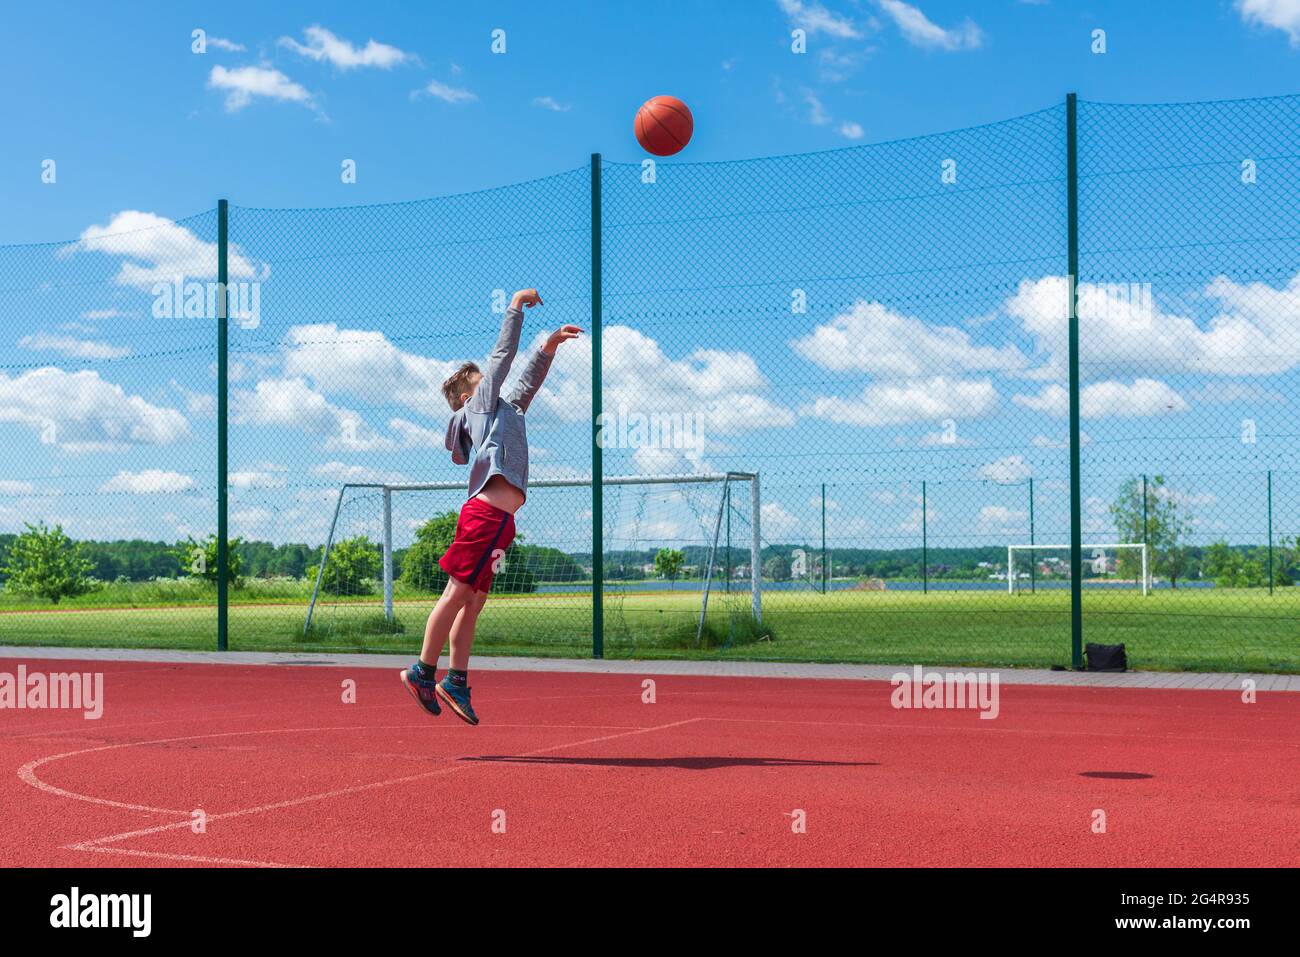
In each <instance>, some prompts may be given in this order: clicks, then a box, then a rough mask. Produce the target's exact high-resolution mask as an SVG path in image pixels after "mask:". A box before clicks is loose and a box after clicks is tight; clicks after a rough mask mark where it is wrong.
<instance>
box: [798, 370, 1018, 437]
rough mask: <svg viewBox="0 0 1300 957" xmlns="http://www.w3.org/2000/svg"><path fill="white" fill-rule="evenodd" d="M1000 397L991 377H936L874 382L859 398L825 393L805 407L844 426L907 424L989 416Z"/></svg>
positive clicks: (811, 412)
mask: <svg viewBox="0 0 1300 957" xmlns="http://www.w3.org/2000/svg"><path fill="white" fill-rule="evenodd" d="M997 399H998V394H997V390H996V389H995V388H994V387H993V383H992V382H991V381H989V380H988V379H953V378H948V377H947V376H935V377H933V378H929V379H915V380H910V381H905V382H900V383H889V382H880V383H871V384H869V385H867V386H866V388H864V389H863V390H862V396H861V397H860V398H858V399H843V398H839V397H837V396H823V397H820V398H818V399H817V400H815V401H814V402H813V403H812V404H811V405H808V406H805V407H804V409H803V412H804V414H806V415H810V416H813V417H814V418H818V419H827V420H829V421H831V422H838V423H840V424H842V425H860V426H867V427H870V426H879V425H907V424H910V423H914V422H927V421H929V422H933V421H936V420H938V419H969V418H975V417H978V416H982V415H986V414H988V413H989V412H990V411H991V410H992V409H993V407H994V406H995V405H996V404H997Z"/></svg>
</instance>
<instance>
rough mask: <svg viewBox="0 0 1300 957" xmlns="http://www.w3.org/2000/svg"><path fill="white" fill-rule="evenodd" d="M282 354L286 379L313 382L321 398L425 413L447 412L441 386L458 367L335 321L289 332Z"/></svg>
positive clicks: (374, 333)
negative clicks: (388, 404)
mask: <svg viewBox="0 0 1300 957" xmlns="http://www.w3.org/2000/svg"><path fill="white" fill-rule="evenodd" d="M283 350H284V352H283V369H284V374H285V375H286V376H288V377H290V378H295V377H297V378H302V379H304V380H306V381H308V382H310V383H311V385H312V387H313V388H314V389H315V390H316V391H318V392H320V393H321V394H322V395H341V394H348V395H353V396H360V397H361V398H364V399H366V400H368V401H369V402H371V403H374V402H375V400H376V399H382V400H384V401H393V402H397V403H399V404H401V405H404V406H406V407H408V408H410V409H413V410H415V411H417V412H423V413H427V412H429V411H430V409H432V408H436V407H443V408H445V406H446V400H445V399H444V398H443V395H442V383H443V381H444V380H445V379H446V378H447V377H448V376H450V375H451V374H452V373H453V372H455V371H456V369H457V368H458V367H459V365H460V364H459V363H457V362H450V361H443V360H440V359H429V358H426V357H424V356H419V355H415V354H414V353H410V352H403V351H402V350H401V349H399V348H397V347H396V346H395V345H393V344H392V343H391V342H389V341H388V338H387V337H386V336H385V335H384V334H383V333H382V332H373V331H369V330H365V329H340V328H339V327H338V326H337V325H336V324H335V323H332V322H331V323H320V324H318V325H307V326H293V327H291V328H290V329H289V331H288V332H287V333H285V337H284V343H283ZM520 368H522V365H521V366H520Z"/></svg>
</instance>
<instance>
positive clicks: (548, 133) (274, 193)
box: [0, 0, 1300, 243]
mask: <svg viewBox="0 0 1300 957" xmlns="http://www.w3.org/2000/svg"><path fill="white" fill-rule="evenodd" d="M1257 5H1258V6H1259V7H1260V9H1261V10H1262V11H1264V12H1263V13H1261V14H1260V15H1259V16H1258V17H1256V18H1254V19H1252V21H1251V22H1247V21H1246V19H1245V16H1244V14H1243V13H1242V11H1241V10H1240V9H1239V8H1238V4H1236V3H1233V2H1231V0H1146V2H1142V3H1130V2H1096V3H1091V2H1065V0H1053V2H1047V3H1025V2H1016V0H983V2H980V3H974V2H966V0H942V2H941V0H928V2H925V3H921V4H920V5H919V6H918V7H916V9H919V10H920V11H921V12H922V13H923V15H924V16H925V17H926V18H927V21H928V22H930V23H932V24H933V25H934V26H935V27H936V28H938V29H940V30H944V31H948V34H952V36H953V37H954V39H951V40H947V39H940V37H946V36H947V35H948V34H938V35H936V36H935V37H931V38H926V37H925V36H924V34H923V33H917V32H913V33H912V34H910V35H909V34H908V33H907V32H905V31H904V30H902V29H901V28H900V27H899V25H898V23H897V22H895V20H894V19H893V18H892V17H891V16H890V14H889V13H888V12H887V11H886V9H885V8H884V7H882V6H880V5H879V4H877V3H875V2H873V0H838V2H834V3H829V4H826V5H825V6H824V7H823V6H822V5H820V4H816V3H802V4H794V3H790V4H781V3H778V2H776V0H730V2H723V0H719V2H683V0H664V2H659V3H656V4H654V5H653V7H647V6H646V5H644V4H639V3H618V2H599V3H584V2H563V3H476V4H472V5H466V4H459V3H445V2H432V3H422V4H401V3H383V2H381V3H371V4H354V3H334V2H329V0H318V2H313V3H309V4H294V3H277V4H268V3H245V2H240V0H232V2H229V3H223V4H220V5H219V6H217V7H204V6H201V5H194V4H175V3H161V2H154V3H149V2H141V3H133V4H131V5H129V6H127V7H112V6H108V5H103V4H92V3H63V2H57V0H56V2H52V3H48V4H41V5H40V6H39V7H35V6H30V5H22V4H10V5H8V6H7V8H6V10H5V13H4V16H3V26H4V28H5V29H4V32H5V33H6V34H7V35H8V36H10V37H11V38H13V39H14V40H15V41H17V40H18V39H19V38H20V39H21V42H12V43H10V44H9V48H8V51H7V53H6V56H5V58H4V61H3V63H0V77H2V78H3V79H4V81H5V89H6V90H8V91H9V92H8V93H7V94H6V95H5V97H4V98H3V102H2V103H0V121H3V123H4V129H5V134H6V135H5V139H6V148H5V149H4V151H3V153H0V212H2V215H0V242H3V243H15V242H37V241H53V240H62V239H67V238H70V237H73V236H76V235H78V234H80V232H81V231H82V230H83V229H85V228H86V226H87V225H88V224H90V223H92V222H103V221H105V217H106V216H107V215H109V214H110V213H113V212H116V211H117V210H119V209H124V208H132V209H146V210H150V211H153V212H156V213H158V214H159V215H163V216H168V217H171V218H177V217H181V216H185V215H188V214H191V213H196V212H199V211H201V210H204V209H208V208H210V207H212V206H213V205H214V202H215V200H216V199H217V198H218V197H223V196H224V197H227V198H229V199H230V200H231V201H232V202H236V203H239V204H241V205H247V206H324V205H338V204H354V203H374V202H389V201H396V200H404V199H411V198H414V197H423V196H438V195H444V194H446V193H452V192H461V191H466V190H473V189H480V188H483V187H489V186H497V185H501V184H503V183H511V182H517V181H520V180H525V179H533V178H535V177H537V176H539V175H544V174H546V173H552V172H558V171H560V170H564V169H570V168H573V167H575V166H578V165H581V164H582V163H584V162H586V158H587V156H588V155H589V154H590V153H592V152H595V151H599V152H601V153H603V154H604V155H605V156H606V157H607V158H609V159H611V160H624V161H629V160H634V159H639V157H640V155H641V154H640V152H639V151H638V149H637V147H636V144H635V141H634V140H633V137H632V135H631V131H632V117H633V114H634V112H635V110H636V107H637V106H638V105H639V104H640V103H641V102H642V101H644V100H645V99H646V98H647V97H648V96H650V95H653V94H655V93H660V92H665V93H672V94H673V95H676V96H679V97H681V98H682V99H684V100H685V101H686V102H687V103H688V104H689V105H690V106H691V109H692V111H693V112H694V114H695V117H696V121H697V123H696V133H695V138H694V140H693V142H692V144H691V146H690V147H689V150H688V151H687V153H685V154H683V156H682V159H689V160H691V161H698V162H702V161H712V160H730V159H737V158H743V157H751V156H764V155H777V154H785V153H793V152H806V151H811V150H821V149H830V148H834V147H838V146H845V145H849V144H850V143H852V142H855V141H853V140H850V139H848V138H846V137H845V135H844V134H843V133H842V132H840V128H841V126H843V125H844V124H846V123H852V124H857V126H859V127H861V139H860V140H857V142H880V141H882V140H891V139H896V138H899V137H905V136H913V135H917V134H924V133H932V132H937V131H940V130H946V129H956V128H959V127H966V126H972V125H977V124H981V123H986V122H989V121H992V120H998V119H1002V118H1005V117H1009V116H1016V115H1019V114H1022V113H1027V112H1030V111H1032V110H1036V109H1039V108H1041V107H1044V106H1049V105H1051V104H1053V103H1056V102H1058V101H1059V100H1060V99H1061V98H1062V97H1063V96H1064V95H1065V93H1066V92H1067V91H1070V90H1074V91H1076V92H1078V93H1079V94H1080V96H1081V97H1084V98H1086V99H1091V100H1102V101H1115V102H1136V103H1145V102H1165V101H1185V100H1203V99H1219V98H1227V97H1248V96H1261V95H1273V94H1277V93H1285V92H1291V91H1293V89H1294V77H1295V71H1296V65H1297V59H1298V58H1300V51H1297V49H1296V47H1295V46H1294V45H1293V44H1292V43H1291V42H1289V38H1288V33H1287V32H1286V30H1285V29H1282V28H1280V26H1279V27H1272V26H1268V25H1267V21H1268V20H1270V19H1271V20H1273V21H1275V22H1277V23H1278V24H1279V25H1285V24H1286V23H1288V22H1289V23H1290V28H1291V31H1292V34H1293V35H1300V34H1297V31H1300V28H1297V27H1296V25H1295V24H1296V16H1297V15H1296V14H1295V4H1294V2H1288V0H1275V2H1272V3H1269V2H1257ZM799 7H802V8H803V9H805V10H810V11H816V10H817V9H818V8H821V9H825V10H826V11H828V16H827V17H826V18H824V19H825V22H827V23H828V24H831V26H828V27H827V28H825V29H822V30H814V32H813V34H812V37H811V45H810V52H809V53H808V54H807V55H805V56H802V57H796V56H794V55H792V54H791V53H790V51H789V44H790V38H789V30H790V28H791V25H792V23H794V22H796V21H799V19H800V15H799V14H794V15H791V14H790V13H787V12H786V10H787V9H797V8H799ZM1288 10H1289V11H1290V13H1289V16H1290V20H1289V21H1288V20H1287V19H1286V17H1287V16H1288V13H1287V11H1288ZM1269 11H1272V12H1271V13H1269ZM808 22H809V24H810V25H811V24H815V23H819V22H822V20H817V19H809V20H808ZM55 24H57V27H55V26H54V25H55ZM313 25H320V26H322V27H324V28H325V29H327V30H329V31H330V32H331V33H332V34H334V35H335V36H337V37H339V38H342V39H343V40H346V41H347V42H348V43H350V44H351V45H352V46H353V47H354V48H364V47H365V45H366V43H367V41H369V40H371V39H373V40H375V41H376V42H377V43H381V44H386V45H389V46H391V47H394V48H396V49H397V50H400V51H402V52H403V53H406V54H409V59H405V60H403V61H402V62H400V63H398V64H395V65H392V66H390V67H387V68H380V67H353V68H344V67H339V66H335V65H333V64H331V63H330V62H328V61H325V60H321V61H318V60H314V59H311V58H310V57H307V56H304V55H302V54H300V53H297V52H295V51H294V50H293V49H292V48H291V47H290V46H288V45H285V44H284V43H282V42H281V40H282V39H284V38H289V39H291V40H294V41H297V42H298V43H300V44H304V45H305V44H307V43H309V41H308V40H307V39H306V37H305V36H304V30H305V29H306V28H308V27H310V26H313ZM968 25H969V27H968ZM498 27H500V28H502V29H505V30H506V34H507V53H506V55H504V56H494V55H493V54H492V53H491V52H490V46H489V44H490V34H491V31H492V30H493V29H494V28H498ZM195 28H203V29H205V30H207V31H208V33H209V34H210V35H211V36H213V37H217V38H223V39H228V40H230V41H233V42H235V43H237V44H239V45H241V46H243V47H245V49H244V50H243V51H240V52H227V51H223V50H218V49H213V48H209V50H208V52H207V53H206V54H204V55H201V56H200V55H195V54H193V53H192V52H191V50H190V45H191V41H190V33H191V31H192V30H193V29H195ZM968 28H969V30H970V31H971V36H977V39H975V40H971V39H969V38H966V34H965V32H964V31H966V30H967V29H968ZM1097 28H1101V29H1105V30H1106V31H1107V39H1108V45H1107V52H1106V54H1105V55H1102V56H1098V55H1095V54H1093V53H1092V52H1090V42H1091V41H1090V32H1091V31H1092V30H1093V29H1097ZM836 32H838V33H840V34H854V35H851V36H845V35H841V36H836V35H835V33H836ZM944 44H954V45H955V48H952V49H948V48H945V46H944ZM218 67H220V68H224V69H226V70H236V69H238V68H240V67H259V68H261V67H264V68H266V69H268V70H275V71H278V72H279V73H281V74H282V75H283V76H284V77H285V81H286V83H288V84H293V85H296V86H297V87H300V88H301V89H302V90H303V91H304V92H305V93H306V94H307V95H309V96H310V104H308V103H307V102H305V101H297V102H295V101H276V100H272V99H270V98H268V97H258V96H254V97H253V98H252V100H251V102H250V103H249V104H248V105H247V106H246V107H243V108H240V109H238V110H235V111H230V110H228V109H226V108H225V103H226V100H227V94H228V91H227V90H223V89H221V88H216V87H214V86H213V85H212V84H211V75H212V72H213V70H214V69H216V68H218ZM433 81H436V82H438V83H441V84H444V85H445V86H447V87H451V88H455V89H457V90H463V91H466V92H467V93H469V94H471V95H472V96H473V97H474V99H472V100H466V101H462V102H460V103H448V102H445V101H444V100H440V99H437V98H436V97H432V96H427V97H424V98H422V99H418V100H413V99H412V98H411V93H412V91H414V90H418V89H421V88H425V87H427V85H428V84H429V83H430V82H433ZM778 96H783V98H784V101H785V102H778ZM809 96H811V97H814V98H815V99H816V100H817V101H818V102H819V103H820V104H821V107H820V109H821V111H822V112H824V113H825V114H826V115H827V116H828V117H830V122H827V123H825V124H821V125H819V124H818V123H814V122H812V120H813V119H814V117H815V116H816V115H818V114H817V110H816V108H814V107H813V106H812V104H811V102H810V101H809V100H808V98H807V97H809ZM543 97H550V98H552V99H553V100H554V101H555V103H556V104H557V105H559V106H561V107H563V108H565V111H564V112H556V111H554V110H552V109H548V108H546V107H544V106H539V105H537V101H538V100H539V99H540V98H543ZM46 158H54V159H56V160H58V161H59V174H60V175H59V182H58V185H57V187H54V188H50V187H43V186H42V184H41V182H40V175H39V174H40V162H41V161H42V160H43V159H46ZM343 158H353V159H355V160H356V161H357V163H358V169H359V178H358V182H357V183H356V184H355V185H351V186H345V185H343V184H341V183H340V182H339V176H338V168H339V162H340V161H341V160H342V159H343Z"/></svg>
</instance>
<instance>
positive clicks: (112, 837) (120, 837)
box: [65, 718, 708, 867]
mask: <svg viewBox="0 0 1300 957" xmlns="http://www.w3.org/2000/svg"><path fill="white" fill-rule="evenodd" d="M705 720H708V719H706V718H686V719H684V720H682V721H673V722H671V723H669V724H660V725H654V726H652V727H649V728H633V729H631V730H628V731H620V732H618V733H616V734H605V735H600V736H598V737H594V738H584V739H582V740H581V741H568V742H565V743H563V744H554V745H551V746H550V747H546V748H536V749H534V750H532V751H524V752H522V753H520V754H515V755H511V757H515V758H529V757H533V756H534V755H538V754H548V753H549V752H551V751H562V750H564V749H565V748H576V747H578V746H579V745H583V744H597V743H599V742H601V741H612V740H614V739H615V738H626V737H631V736H633V735H637V734H650V733H651V732H654V731H666V730H667V729H669V728H677V727H681V726H682V725H687V724H694V723H695V722H697V721H705ZM496 727H502V726H501V725H496ZM529 727H536V726H535V725H530V726H529ZM322 730H328V729H322ZM472 757H475V755H472V754H467V755H460V756H459V757H458V758H454V759H448V760H455V761H456V762H457V763H456V764H454V765H452V766H451V767H448V768H439V769H437V770H435V771H423V772H421V773H419V774H408V775H405V776H403V777H400V778H389V779H388V780H385V781H374V782H371V783H370V784H356V785H352V786H351V787H346V788H339V789H337V790H334V791H324V792H321V793H319V794H309V795H306V796H305V797H299V798H290V799H289V800H287V801H276V802H275V803H273V804H262V805H258V806H257V807H250V808H243V809H241V810H238V811H226V812H224V813H222V814H209V815H207V817H206V819H205V820H206V821H207V822H209V823H210V822H212V821H223V820H227V819H229V818H235V817H245V816H247V815H250V814H262V813H265V812H267V811H277V810H282V809H283V808H289V807H296V806H298V805H301V804H309V803H312V802H314V801H324V800H328V799H330V798H335V797H345V796H347V795H350V794H360V793H362V792H365V791H374V790H378V789H379V788H385V787H389V786H391V785H394V784H408V783H410V782H412V781H421V780H424V779H426V778H431V777H436V776H438V775H441V774H451V773H453V772H455V771H459V770H462V769H464V768H467V767H481V766H482V765H481V764H474V763H469V764H466V763H461V762H463V761H464V760H465V759H466V758H472ZM185 814H186V819H185V820H183V821H177V822H175V823H173V824H159V825H156V826H154V827H146V828H139V829H137V830H134V831H124V832H122V833H121V834H109V835H107V836H105V837H99V838H92V839H91V840H88V841H79V842H77V843H75V844H68V845H65V850H71V851H97V850H107V849H106V848H101V847H100V846H99V845H102V844H114V843H117V842H118V841H125V840H129V839H131V838H134V837H146V836H148V835H150V834H159V833H161V832H163V831H172V830H177V829H179V828H183V827H189V826H190V825H191V823H192V820H191V819H190V817H189V816H188V815H189V812H185ZM138 853H139V855H140V856H143V855H152V852H149V851H140V852H138ZM276 866H280V867H293V866H300V865H290V864H281V865H276Z"/></svg>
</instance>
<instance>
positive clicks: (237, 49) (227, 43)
mask: <svg viewBox="0 0 1300 957" xmlns="http://www.w3.org/2000/svg"><path fill="white" fill-rule="evenodd" d="M207 45H208V46H210V47H216V48H217V49H218V50H225V51H226V52H227V53H243V52H244V51H245V50H246V49H247V47H245V46H244V45H243V44H242V43H236V42H235V41H234V40H227V39H225V38H224V37H208V39H207Z"/></svg>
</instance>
